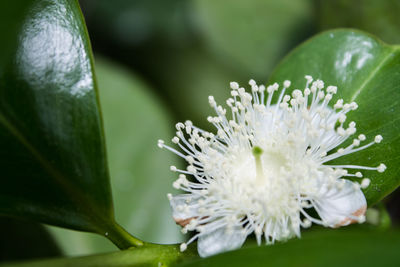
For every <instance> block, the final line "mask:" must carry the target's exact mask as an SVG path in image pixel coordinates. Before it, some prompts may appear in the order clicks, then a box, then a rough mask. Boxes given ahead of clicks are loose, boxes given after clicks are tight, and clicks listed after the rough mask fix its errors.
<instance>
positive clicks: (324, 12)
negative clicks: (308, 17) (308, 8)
mask: <svg viewBox="0 0 400 267" xmlns="http://www.w3.org/2000/svg"><path fill="white" fill-rule="evenodd" d="M314 6H315V16H316V20H317V21H316V22H317V26H318V28H319V29H321V30H328V29H333V28H342V27H347V28H348V27H351V28H357V29H360V30H363V31H367V32H370V33H372V34H374V35H376V36H377V37H379V38H381V39H382V40H383V41H385V42H389V43H394V44H395V43H399V42H400V20H399V18H398V15H399V12H400V2H399V1H398V0H385V1H376V0H358V1H339V0H314ZM355 14H357V15H355Z"/></svg>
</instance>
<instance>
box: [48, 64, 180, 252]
mask: <svg viewBox="0 0 400 267" xmlns="http://www.w3.org/2000/svg"><path fill="white" fill-rule="evenodd" d="M96 76H97V77H98V83H99V95H100V103H101V106H102V113H103V117H104V128H105V135H106V140H107V152H108V153H107V154H108V159H109V163H110V172H111V185H112V190H113V196H114V205H115V216H116V219H117V221H118V222H119V223H120V224H121V225H122V226H123V227H124V228H125V229H127V230H128V231H129V232H131V233H134V234H135V236H138V237H139V238H141V239H142V240H146V241H148V242H154V243H178V242H182V241H183V237H184V235H183V234H182V233H181V232H180V231H179V229H180V227H178V226H177V225H176V224H175V222H174V220H173V219H172V215H171V208H170V206H169V202H168V199H167V197H166V195H167V193H172V192H173V191H174V190H173V187H172V181H174V180H175V177H174V175H173V174H172V173H170V172H169V166H170V165H176V166H177V165H179V163H180V162H179V161H178V158H177V157H176V156H175V155H174V154H173V153H168V152H166V151H161V150H160V149H159V148H158V147H157V140H158V139H159V138H162V139H164V140H168V139H170V138H171V137H172V136H173V134H174V132H173V127H171V125H173V122H172V120H171V119H170V115H169V114H168V109H167V107H164V106H163V105H162V104H161V103H160V101H159V99H157V97H156V96H155V95H153V94H152V92H151V89H150V88H149V87H148V86H147V85H146V84H144V83H143V82H142V81H141V80H140V79H139V78H138V77H137V76H136V75H134V74H132V73H130V72H128V71H127V70H126V69H124V68H123V67H121V66H119V65H117V64H113V63H111V62H110V61H107V60H104V59H102V58H101V57H100V58H99V57H96ZM52 232H53V233H54V234H55V235H56V238H57V240H58V242H59V243H60V244H61V246H62V248H63V249H64V252H65V253H66V254H67V255H86V254H90V253H95V252H105V251H112V250H113V247H112V246H110V244H109V242H107V240H100V239H99V238H98V237H97V236H94V235H90V234H86V233H81V232H72V231H68V230H63V229H54V228H52Z"/></svg>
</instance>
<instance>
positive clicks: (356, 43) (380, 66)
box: [270, 30, 400, 206]
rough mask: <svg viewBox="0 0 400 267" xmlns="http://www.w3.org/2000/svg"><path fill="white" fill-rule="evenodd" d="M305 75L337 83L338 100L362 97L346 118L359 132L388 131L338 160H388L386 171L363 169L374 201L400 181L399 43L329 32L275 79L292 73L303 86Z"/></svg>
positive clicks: (369, 136)
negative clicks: (375, 141) (371, 144)
mask: <svg viewBox="0 0 400 267" xmlns="http://www.w3.org/2000/svg"><path fill="white" fill-rule="evenodd" d="M305 75H311V76H312V77H314V79H321V80H323V81H324V82H325V85H336V86H338V94H337V95H336V96H335V98H334V99H333V100H332V102H333V103H334V101H335V100H336V99H338V98H343V99H344V100H345V102H352V101H356V102H357V104H358V106H359V108H358V109H357V110H356V111H352V112H350V113H348V119H347V122H350V121H355V122H356V123H357V134H361V133H363V134H365V135H366V136H367V140H368V141H373V139H374V136H375V135H378V134H381V135H382V136H383V138H384V139H383V141H382V143H380V144H375V145H373V146H372V147H370V148H368V149H364V150H362V151H360V152H357V153H354V154H351V155H348V156H344V157H342V158H340V159H338V160H335V163H338V164H343V163H344V164H351V165H363V166H372V167H376V166H378V165H379V164H380V163H381V162H383V163H384V164H385V165H386V166H387V170H386V171H385V172H384V173H378V172H376V171H363V174H364V176H365V177H368V178H370V179H371V184H370V186H369V187H368V188H367V189H366V190H364V192H365V196H366V198H367V201H368V204H369V205H370V206H372V205H373V204H374V203H376V202H377V201H379V200H380V199H382V198H383V197H385V196H386V195H388V194H389V193H391V192H392V191H393V190H395V189H396V188H397V187H398V186H399V184H400V175H399V174H400V169H399V168H398V159H399V154H398V150H399V148H400V139H399V138H398V129H399V128H400V105H399V99H400V48H399V47H398V46H389V45H386V44H384V43H382V42H381V41H379V40H378V39H376V38H375V37H373V36H371V35H369V34H366V33H363V32H360V31H356V30H336V31H329V32H325V33H322V34H320V35H318V36H316V37H314V38H312V39H310V40H309V41H307V42H305V43H304V44H302V45H301V46H299V47H298V48H296V49H295V50H294V51H293V52H292V53H291V54H289V55H288V56H287V57H286V58H285V59H284V60H283V61H282V62H281V63H280V65H279V66H278V67H277V68H276V69H275V71H274V72H273V74H272V77H271V79H270V83H273V82H275V81H277V82H280V83H282V82H283V80H285V79H288V80H291V81H292V86H291V88H292V89H294V88H304V86H305V79H304V76H305ZM350 141H351V140H350Z"/></svg>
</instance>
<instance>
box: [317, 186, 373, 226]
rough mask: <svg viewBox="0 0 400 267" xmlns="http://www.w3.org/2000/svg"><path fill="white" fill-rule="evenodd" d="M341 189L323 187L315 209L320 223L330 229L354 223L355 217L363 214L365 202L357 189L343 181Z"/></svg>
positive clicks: (361, 193) (365, 206)
mask: <svg viewBox="0 0 400 267" xmlns="http://www.w3.org/2000/svg"><path fill="white" fill-rule="evenodd" d="M343 181H344V182H343V184H342V187H338V186H333V187H331V188H327V186H323V187H322V189H321V192H320V196H319V197H318V199H315V203H316V208H317V211H318V214H319V216H320V217H321V219H322V221H324V223H326V224H327V225H328V226H330V227H339V226H344V225H348V224H350V223H353V222H356V221H357V220H355V217H360V216H362V215H364V214H365V211H366V209H367V201H366V200H365V196H364V194H363V192H362V191H361V190H360V189H359V187H355V184H354V183H353V182H351V181H349V180H345V179H343Z"/></svg>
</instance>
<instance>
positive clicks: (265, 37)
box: [194, 0, 312, 79]
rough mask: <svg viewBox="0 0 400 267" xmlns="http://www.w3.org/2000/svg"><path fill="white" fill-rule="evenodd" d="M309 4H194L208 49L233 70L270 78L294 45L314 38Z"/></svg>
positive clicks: (284, 0)
mask: <svg viewBox="0 0 400 267" xmlns="http://www.w3.org/2000/svg"><path fill="white" fill-rule="evenodd" d="M311 11H312V6H311V3H310V1H308V0H298V1H291V0H280V1H275V0H248V1H241V0H233V1H229V4H227V3H226V2H225V1H214V0H196V1H194V12H195V15H196V16H195V17H196V18H197V22H198V25H199V28H200V30H201V31H202V33H203V36H204V39H205V41H206V45H208V47H209V48H210V49H211V50H212V51H213V52H214V53H215V54H216V55H218V57H219V58H220V59H222V60H223V61H224V62H226V63H227V64H228V65H229V66H233V67H236V68H237V69H238V70H240V71H243V72H245V73H246V74H247V75H251V78H257V79H260V78H261V79H262V78H266V77H267V75H268V74H269V72H270V71H271V70H272V68H273V66H274V65H275V64H276V62H277V61H278V60H279V59H281V58H282V57H283V56H284V55H285V54H286V52H287V51H288V50H289V49H290V48H292V46H293V45H295V44H297V43H298V42H299V41H301V40H303V39H304V38H305V37H306V36H308V35H309V34H310V31H311V30H312V27H311V22H312V20H311V18H312V16H311Z"/></svg>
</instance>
